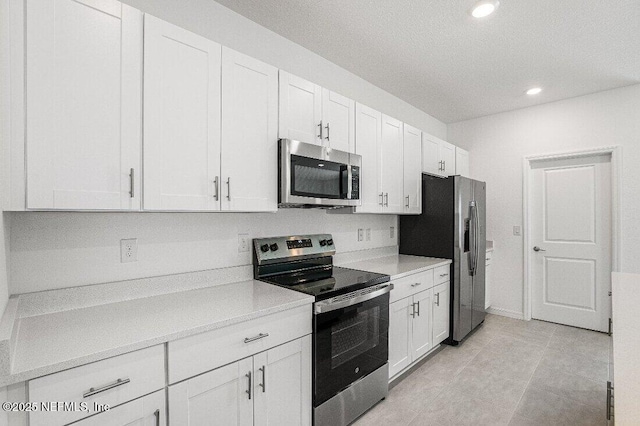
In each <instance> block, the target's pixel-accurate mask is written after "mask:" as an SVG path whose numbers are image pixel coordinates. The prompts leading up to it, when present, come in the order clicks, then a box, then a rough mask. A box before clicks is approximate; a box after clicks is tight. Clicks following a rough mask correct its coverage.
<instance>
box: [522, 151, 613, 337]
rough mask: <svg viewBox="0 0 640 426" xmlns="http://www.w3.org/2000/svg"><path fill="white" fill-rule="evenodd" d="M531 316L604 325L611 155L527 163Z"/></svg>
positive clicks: (602, 328)
mask: <svg viewBox="0 0 640 426" xmlns="http://www.w3.org/2000/svg"><path fill="white" fill-rule="evenodd" d="M530 173H531V176H530V182H531V183H532V192H531V208H530V220H531V237H530V242H531V247H529V248H528V249H529V250H531V252H530V257H529V259H531V261H530V262H531V263H530V264H531V279H532V282H531V286H532V287H531V292H532V305H531V308H532V316H533V318H537V319H541V320H545V321H552V322H556V323H560V324H566V325H572V326H576V327H582V328H588V329H592V330H598V331H606V330H607V325H608V318H609V316H610V311H611V304H610V302H609V296H608V292H609V290H610V289H611V278H610V277H611V156H610V155H598V156H590V157H581V158H574V159H559V160H546V161H538V162H534V163H532V168H531V172H530Z"/></svg>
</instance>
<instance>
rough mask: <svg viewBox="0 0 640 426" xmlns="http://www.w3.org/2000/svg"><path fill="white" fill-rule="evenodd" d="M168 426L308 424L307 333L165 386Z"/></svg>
mask: <svg viewBox="0 0 640 426" xmlns="http://www.w3.org/2000/svg"><path fill="white" fill-rule="evenodd" d="M169 416H170V419H169V423H170V424H171V425H185V426H186V425H188V426H198V425H206V424H221V425H256V426H258V425H292V426H293V425H310V424H311V336H310V335H307V336H305V337H302V338H299V339H296V340H293V341H291V342H289V343H285V344H284V345H280V346H276V347H275V348H272V349H269V350H267V351H264V352H261V353H258V354H256V355H254V356H251V357H248V358H245V359H242V360H240V361H237V362H234V363H231V364H228V365H226V366H224V367H221V368H218V369H216V370H213V371H210V372H208V373H205V374H201V375H199V376H196V377H193V378H191V379H188V380H185V381H183V382H180V383H178V384H175V385H172V386H169Z"/></svg>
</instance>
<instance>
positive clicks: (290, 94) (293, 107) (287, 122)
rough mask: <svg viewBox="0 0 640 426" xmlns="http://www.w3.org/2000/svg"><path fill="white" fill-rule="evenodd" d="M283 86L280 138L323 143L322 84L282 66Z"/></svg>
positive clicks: (280, 85) (281, 92)
mask: <svg viewBox="0 0 640 426" xmlns="http://www.w3.org/2000/svg"><path fill="white" fill-rule="evenodd" d="M279 87H280V89H279V91H280V101H279V108H280V117H279V118H280V124H279V131H278V134H279V136H280V138H283V139H293V140H297V141H300V142H306V143H313V144H317V145H320V144H321V140H320V120H322V89H321V87H320V86H318V85H317V84H314V83H311V82H310V81H307V80H305V79H303V78H300V77H297V76H295V75H292V74H289V73H288V72H286V71H282V70H280V75H279Z"/></svg>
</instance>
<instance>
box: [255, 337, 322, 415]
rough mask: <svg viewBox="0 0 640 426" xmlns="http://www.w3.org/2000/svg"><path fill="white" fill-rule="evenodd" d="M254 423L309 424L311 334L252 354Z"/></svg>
mask: <svg viewBox="0 0 640 426" xmlns="http://www.w3.org/2000/svg"><path fill="white" fill-rule="evenodd" d="M253 368H254V369H253V374H254V377H255V380H254V385H253V386H254V387H253V389H254V393H255V402H254V404H255V405H254V425H255V426H263V425H264V426H267V425H269V426H286V425H291V426H305V425H311V401H312V399H311V336H310V335H309V336H305V337H303V338H301V339H297V340H294V341H292V342H289V343H285V344H284V345H281V346H277V347H275V348H273V349H270V350H268V351H266V352H262V353H259V354H257V355H255V356H254V357H253Z"/></svg>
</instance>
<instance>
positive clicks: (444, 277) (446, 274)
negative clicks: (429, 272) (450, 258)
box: [433, 265, 451, 284]
mask: <svg viewBox="0 0 640 426" xmlns="http://www.w3.org/2000/svg"><path fill="white" fill-rule="evenodd" d="M433 275H434V278H435V283H436V284H441V283H446V282H448V281H449V279H450V276H451V265H443V266H438V267H437V268H436V269H435V270H434V271H433Z"/></svg>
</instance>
